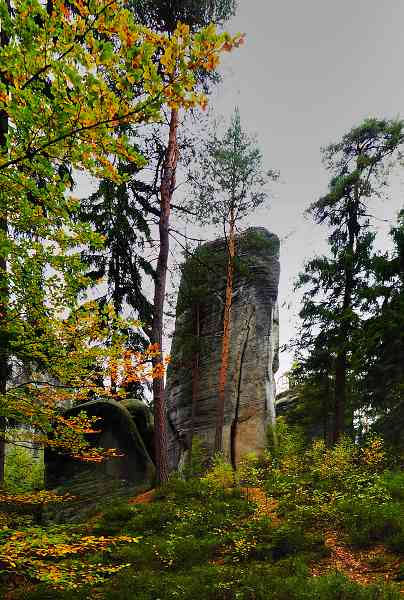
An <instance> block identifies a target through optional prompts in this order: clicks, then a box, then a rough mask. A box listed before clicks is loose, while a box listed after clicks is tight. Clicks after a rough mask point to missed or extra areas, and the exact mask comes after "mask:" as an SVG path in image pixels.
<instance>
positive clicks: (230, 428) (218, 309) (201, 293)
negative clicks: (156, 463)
mask: <svg viewBox="0 0 404 600" xmlns="http://www.w3.org/2000/svg"><path fill="white" fill-rule="evenodd" d="M236 242H237V248H238V252H239V254H238V259H237V272H236V273H235V281H234V294H233V300H232V315H231V336H230V347H229V366H228V373H227V383H226V387H225V414H224V426H223V452H224V455H225V457H226V458H227V459H228V460H229V461H230V460H231V461H232V463H233V464H234V465H235V466H236V465H237V464H238V462H239V460H240V457H241V456H243V455H244V454H246V453H248V452H256V453H257V454H259V453H261V452H262V451H263V450H264V449H265V447H266V442H267V428H268V423H269V422H270V421H272V420H273V418H274V397H273V395H274V388H275V386H274V373H275V371H276V370H277V360H278V357H277V349H278V339H277V338H278V319H277V296H278V283H279V271H280V267H279V239H278V237H277V236H276V235H274V234H273V233H270V232H269V231H267V230H266V229H265V228H263V227H252V228H249V229H247V230H246V231H244V232H242V233H240V234H239V235H238V236H237V240H236ZM225 249H226V244H225V240H224V239H222V238H220V239H217V240H215V241H213V242H209V243H207V244H204V245H203V246H200V247H199V248H198V250H197V251H196V253H197V255H196V258H192V257H191V258H190V259H188V261H187V262H186V263H185V265H184V271H185V272H186V268H187V265H188V272H186V274H187V277H186V276H185V273H184V271H183V277H182V279H181V284H180V290H179V294H178V303H177V315H176V323H175V332H174V337H173V344H172V349H171V357H172V363H171V365H169V369H168V373H167V393H166V398H167V411H168V418H169V422H170V432H169V433H170V435H169V463H170V468H171V469H177V468H178V466H179V465H181V464H184V461H185V460H186V458H185V455H186V454H187V452H188V448H189V440H190V438H191V436H192V435H193V434H194V435H195V437H196V438H198V439H199V440H200V442H201V443H202V445H203V447H204V448H205V449H206V451H207V455H208V457H210V456H212V454H213V452H214V439H215V427H216V415H217V403H218V391H219V370H220V359H221V346H222V330H223V315H222V313H223V304H224V303H223V302H222V297H223V295H224V284H223V282H224V281H225V272H226V271H225V267H226V261H225ZM203 261H210V262H209V268H206V269H204V268H203ZM190 280H191V281H193V282H194V283H195V285H194V287H193V288H192V287H190V285H189V282H190ZM196 302H198V303H200V308H201V318H200V326H199V333H200V344H199V346H198V347H199V348H200V354H199V360H198V367H199V385H198V394H197V396H198V398H197V410H196V406H194V410H192V408H193V406H192V405H193V402H192V397H193V377H192V363H191V361H190V356H191V355H192V353H193V352H194V350H195V339H194V338H195V331H194V329H195V328H194V327H193V325H192V316H193V310H194V308H195V303H196ZM246 308H247V311H251V313H250V312H247V314H246ZM247 326H248V327H247ZM246 327H247V329H248V331H247V329H246ZM247 334H248V335H247ZM241 357H242V360H241V365H240V358H241ZM194 397H195V393H194Z"/></svg>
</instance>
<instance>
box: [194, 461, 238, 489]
mask: <svg viewBox="0 0 404 600" xmlns="http://www.w3.org/2000/svg"><path fill="white" fill-rule="evenodd" d="M202 481H205V482H206V483H207V484H208V485H209V486H210V488H211V489H212V490H216V489H218V488H219V489H224V488H229V487H232V486H233V485H234V481H235V475H234V471H233V467H232V466H231V464H230V463H229V462H227V460H226V459H225V458H224V456H223V455H222V454H219V453H218V454H215V455H214V457H213V458H212V466H211V467H210V469H208V471H207V472H206V474H205V475H204V477H203V478H202Z"/></svg>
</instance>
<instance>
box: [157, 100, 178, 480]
mask: <svg viewBox="0 0 404 600" xmlns="http://www.w3.org/2000/svg"><path fill="white" fill-rule="evenodd" d="M177 130H178V110H176V109H172V111H171V118H170V131H169V137H168V146H167V151H166V155H165V159H164V163H163V167H162V172H161V186H160V219H159V234H160V249H159V255H158V260H157V268H156V277H155V287H154V304H153V321H152V334H151V339H152V342H153V343H155V344H158V345H159V348H160V350H162V347H163V315H164V300H165V293H166V279H167V264H168V252H169V225H170V208H171V199H172V195H173V192H174V188H175V175H176V169H177V160H178V143H177ZM161 362H162V356H158V357H155V358H154V359H153V365H154V366H157V365H158V364H160V363H161ZM153 402H154V427H155V453H156V471H157V483H158V484H161V483H164V482H165V481H167V479H168V456H167V416H166V402H165V388H164V379H163V378H160V379H153Z"/></svg>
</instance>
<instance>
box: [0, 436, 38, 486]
mask: <svg viewBox="0 0 404 600" xmlns="http://www.w3.org/2000/svg"><path fill="white" fill-rule="evenodd" d="M43 483H44V466H43V456H42V453H41V456H40V457H38V459H34V458H33V456H32V453H31V452H30V451H29V450H27V449H26V448H20V447H18V446H16V447H11V448H10V450H9V451H8V452H7V455H6V461H5V477H4V486H5V489H6V490H7V491H8V492H11V493H13V494H19V493H24V492H30V491H32V490H39V489H41V488H42V487H43Z"/></svg>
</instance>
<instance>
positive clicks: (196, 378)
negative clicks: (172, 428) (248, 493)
mask: <svg viewBox="0 0 404 600" xmlns="http://www.w3.org/2000/svg"><path fill="white" fill-rule="evenodd" d="M200 332H201V325H200V306H199V304H197V305H196V307H195V311H194V336H195V339H196V341H197V344H198V348H197V349H196V351H195V352H194V356H193V360H192V410H191V427H190V430H189V465H190V466H191V461H192V443H193V438H194V431H195V419H196V409H197V405H198V398H199V384H200V371H199V359H200V350H199V341H200V340H199V338H200Z"/></svg>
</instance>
